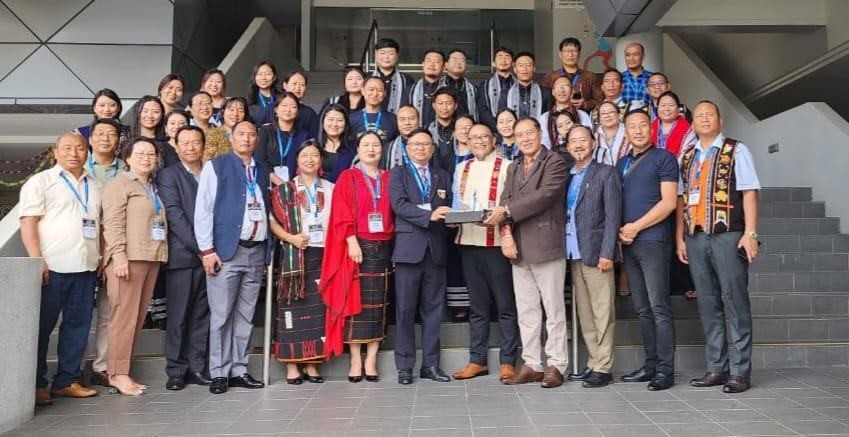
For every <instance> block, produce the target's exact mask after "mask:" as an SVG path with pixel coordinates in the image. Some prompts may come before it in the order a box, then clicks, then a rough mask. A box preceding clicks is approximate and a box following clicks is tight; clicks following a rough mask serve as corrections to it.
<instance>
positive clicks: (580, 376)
mask: <svg viewBox="0 0 849 437" xmlns="http://www.w3.org/2000/svg"><path fill="white" fill-rule="evenodd" d="M590 373H593V369H590V368H589V367H584V370H581V371H580V372H578V373H570V374H569V376H567V377H566V379H568V380H569V381H586V380H587V378H589V377H590Z"/></svg>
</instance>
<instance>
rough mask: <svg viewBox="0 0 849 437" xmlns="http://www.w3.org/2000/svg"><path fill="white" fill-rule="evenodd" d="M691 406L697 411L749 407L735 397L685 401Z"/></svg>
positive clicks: (746, 408)
mask: <svg viewBox="0 0 849 437" xmlns="http://www.w3.org/2000/svg"><path fill="white" fill-rule="evenodd" d="M687 403H688V404H690V406H691V407H693V408H695V409H697V410H699V411H714V410H748V409H749V408H748V407H747V406H746V404H744V403H743V402H741V401H738V400H737V399H711V400H707V399H705V400H700V401H687Z"/></svg>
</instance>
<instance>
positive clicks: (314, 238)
mask: <svg viewBox="0 0 849 437" xmlns="http://www.w3.org/2000/svg"><path fill="white" fill-rule="evenodd" d="M309 236H310V244H312V245H319V244H324V226H322V225H310V227H309Z"/></svg>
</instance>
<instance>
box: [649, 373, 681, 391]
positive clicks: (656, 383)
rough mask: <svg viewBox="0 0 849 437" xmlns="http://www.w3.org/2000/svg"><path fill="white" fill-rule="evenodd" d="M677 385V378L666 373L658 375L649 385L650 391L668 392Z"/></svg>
mask: <svg viewBox="0 0 849 437" xmlns="http://www.w3.org/2000/svg"><path fill="white" fill-rule="evenodd" d="M673 385H675V376H673V375H671V374H669V375H667V374H666V373H656V374H655V375H654V378H652V380H651V382H650V383H649V385H648V387H647V388H648V389H649V391H660V390H666V389H668V388H669V387H672V386H673Z"/></svg>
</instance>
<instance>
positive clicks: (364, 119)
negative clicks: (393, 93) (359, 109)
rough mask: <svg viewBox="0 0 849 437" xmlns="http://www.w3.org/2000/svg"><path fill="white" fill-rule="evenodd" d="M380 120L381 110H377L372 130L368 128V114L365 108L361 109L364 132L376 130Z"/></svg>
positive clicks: (378, 127)
mask: <svg viewBox="0 0 849 437" xmlns="http://www.w3.org/2000/svg"><path fill="white" fill-rule="evenodd" d="M381 120H383V111H378V112H377V119H376V120H375V121H374V130H372V129H369V127H368V126H369V122H368V114H366V110H365V109H363V127H364V128H365V130H366V132H369V131H371V132H377V131H378V130H379V129H380V121H381Z"/></svg>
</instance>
